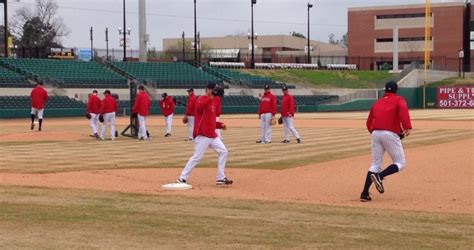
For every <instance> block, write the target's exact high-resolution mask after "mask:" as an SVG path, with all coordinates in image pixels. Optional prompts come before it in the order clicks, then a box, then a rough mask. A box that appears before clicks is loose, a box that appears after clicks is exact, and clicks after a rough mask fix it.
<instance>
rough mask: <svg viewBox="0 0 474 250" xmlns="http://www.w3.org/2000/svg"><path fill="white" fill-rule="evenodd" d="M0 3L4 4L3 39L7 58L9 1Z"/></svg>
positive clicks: (0, 0) (4, 0) (5, 0)
mask: <svg viewBox="0 0 474 250" xmlns="http://www.w3.org/2000/svg"><path fill="white" fill-rule="evenodd" d="M0 3H3V17H4V25H3V39H4V46H5V57H8V1H7V0H0Z"/></svg>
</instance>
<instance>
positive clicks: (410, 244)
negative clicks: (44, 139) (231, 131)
mask: <svg viewBox="0 0 474 250" xmlns="http://www.w3.org/2000/svg"><path fill="white" fill-rule="evenodd" d="M367 206H370V204H367ZM473 229H474V228H473V224H472V216H471V215H463V214H438V213H423V212H402V211H390V210H375V209H364V208H345V207H330V206H321V205H309V204H294V203H281V202H280V203H278V202H263V201H252V200H233V199H216V198H212V199H210V198H186V197H177V196H176V197H175V196H146V195H132V194H120V193H108V192H93V191H77V190H61V189H43V188H16V187H5V186H3V187H0V235H2V237H0V245H1V246H3V247H4V248H157V247H158V248H178V247H180V248H181V247H184V248H221V247H225V248H246V249H248V248H262V247H263V248H367V247H370V248H374V249H377V248H395V249H397V248H411V249H413V248H440V249H446V248H449V249H463V248H464V249H469V248H470V247H471V246H472V243H473V242H472V235H473V233H474V232H473V231H474V230H473Z"/></svg>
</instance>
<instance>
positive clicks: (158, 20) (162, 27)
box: [0, 0, 462, 50]
mask: <svg viewBox="0 0 474 250" xmlns="http://www.w3.org/2000/svg"><path fill="white" fill-rule="evenodd" d="M459 1H460V0H438V1H437V0H431V2H459ZM56 2H57V4H58V6H59V9H58V14H57V15H58V16H60V17H62V18H63V20H64V23H65V24H66V26H67V27H68V29H69V31H70V33H69V35H68V36H67V37H64V38H63V39H62V42H63V46H65V47H67V48H87V47H90V40H89V30H90V27H91V26H92V27H93V28H94V47H96V48H105V46H106V45H105V29H106V28H107V27H108V28H109V48H116V49H118V48H120V45H119V33H118V28H119V27H121V26H122V25H123V21H122V18H123V16H122V13H123V12H122V11H123V9H122V8H123V7H122V3H123V1H122V0H95V1H94V0H56ZM250 2H251V1H250V0H197V23H198V31H200V33H201V37H214V36H226V35H235V34H242V33H244V34H247V32H249V30H250V9H251V8H250ZM309 2H311V3H312V4H313V5H314V7H313V8H312V9H311V15H310V16H311V18H310V26H311V39H313V40H318V41H323V42H327V41H328V37H329V34H330V33H334V34H335V36H336V38H337V39H339V38H340V37H342V35H343V34H345V33H346V32H347V10H348V8H349V7H360V6H380V5H401V4H423V3H424V2H425V1H424V0H309ZM461 2H462V1H461ZM193 3H194V2H193V0H147V1H146V4H147V33H148V34H149V35H150V41H149V44H148V47H149V48H153V47H154V48H156V49H157V50H161V49H162V39H163V38H176V37H181V33H182V32H183V31H184V32H185V33H186V37H192V36H194V22H193V20H194V19H193V14H194V9H193V8H194V4H193ZM307 3H308V0H257V4H256V5H254V30H255V32H256V33H257V34H258V35H281V34H289V33H290V32H292V31H296V32H300V33H303V34H304V35H305V36H306V33H307ZM21 6H29V7H31V8H33V7H34V6H35V0H9V19H10V20H11V19H12V18H15V17H14V16H15V10H16V9H18V8H19V7H21ZM126 9H127V14H126V16H127V26H128V27H130V28H131V44H132V48H133V49H137V47H138V0H126ZM0 16H1V18H2V20H3V11H2V13H1V15H0ZM2 23H3V21H2Z"/></svg>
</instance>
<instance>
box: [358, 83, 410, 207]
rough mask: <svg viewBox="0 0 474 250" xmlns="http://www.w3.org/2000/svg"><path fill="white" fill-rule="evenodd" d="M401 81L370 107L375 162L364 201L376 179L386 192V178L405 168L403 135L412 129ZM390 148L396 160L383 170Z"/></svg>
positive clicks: (366, 199)
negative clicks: (399, 92) (401, 89)
mask: <svg viewBox="0 0 474 250" xmlns="http://www.w3.org/2000/svg"><path fill="white" fill-rule="evenodd" d="M397 89H398V85H397V83H396V82H394V81H389V82H387V83H386V85H385V94H384V96H383V97H382V98H380V99H379V100H377V101H376V102H375V103H374V105H373V106H372V108H371V109H370V113H369V117H368V118H367V129H368V130H369V132H370V134H371V138H372V165H371V166H370V167H369V171H368V173H367V177H366V179H365V184H364V190H363V191H362V193H361V195H360V200H361V201H362V202H366V201H370V200H372V199H371V197H370V195H369V188H370V185H371V184H372V182H374V183H375V187H376V189H377V191H379V192H380V193H383V192H384V191H385V190H384V186H383V183H382V181H383V179H384V178H385V177H387V176H389V175H391V174H394V173H397V172H399V171H401V170H402V169H403V168H404V167H405V153H404V152H403V146H402V142H401V139H402V138H403V137H406V136H409V135H410V132H411V129H412V127H411V121H410V114H409V112H408V107H407V104H406V102H405V99H404V98H403V97H401V96H397V94H396V93H397ZM385 152H387V153H388V155H389V156H390V158H391V159H392V162H393V163H392V164H391V165H389V166H388V167H387V168H386V169H384V170H383V171H382V163H383V155H384V153H385Z"/></svg>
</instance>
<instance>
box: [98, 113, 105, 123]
mask: <svg viewBox="0 0 474 250" xmlns="http://www.w3.org/2000/svg"><path fill="white" fill-rule="evenodd" d="M99 122H102V123H103V122H104V116H103V115H99Z"/></svg>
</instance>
